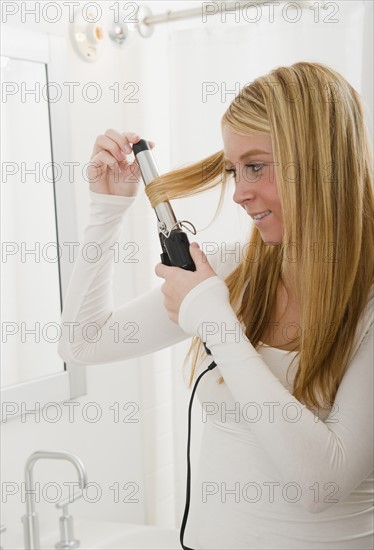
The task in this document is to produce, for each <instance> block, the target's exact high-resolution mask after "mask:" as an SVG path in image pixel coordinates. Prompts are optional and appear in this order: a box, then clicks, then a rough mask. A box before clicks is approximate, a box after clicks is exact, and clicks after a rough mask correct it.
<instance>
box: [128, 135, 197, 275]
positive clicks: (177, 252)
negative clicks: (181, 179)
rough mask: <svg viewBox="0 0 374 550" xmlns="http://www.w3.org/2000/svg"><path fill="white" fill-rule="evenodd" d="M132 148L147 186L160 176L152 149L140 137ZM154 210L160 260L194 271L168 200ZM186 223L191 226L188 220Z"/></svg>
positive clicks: (183, 236) (185, 239)
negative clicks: (159, 245) (159, 244)
mask: <svg viewBox="0 0 374 550" xmlns="http://www.w3.org/2000/svg"><path fill="white" fill-rule="evenodd" d="M132 148H133V152H134V155H135V158H136V160H137V162H138V164H139V168H140V172H141V175H142V178H143V181H144V184H145V185H146V186H147V185H148V184H149V183H150V182H151V181H153V180H154V179H156V178H158V177H159V176H160V173H159V171H158V168H157V165H156V162H155V160H154V158H153V154H152V151H151V149H150V147H149V145H148V143H147V142H146V141H145V140H144V139H141V140H140V141H138V143H134V144H133V147H132ZM154 210H155V212H156V216H157V220H158V232H159V238H160V243H161V248H162V254H161V262H162V263H163V264H165V265H172V266H175V267H181V268H183V269H187V270H188V271H196V267H195V264H194V261H193V260H192V258H191V254H190V250H189V248H190V243H189V241H188V237H187V235H186V233H185V232H184V231H183V230H182V222H180V221H178V220H177V219H176V217H175V214H174V212H173V209H172V207H171V205H170V203H169V201H164V202H161V203H159V204H158V205H157V206H156V207H155V208H154ZM187 223H188V224H189V225H191V226H192V227H193V225H192V224H191V223H190V222H187ZM193 228H194V227H193ZM194 229H195V228H194ZM195 233H196V230H195Z"/></svg>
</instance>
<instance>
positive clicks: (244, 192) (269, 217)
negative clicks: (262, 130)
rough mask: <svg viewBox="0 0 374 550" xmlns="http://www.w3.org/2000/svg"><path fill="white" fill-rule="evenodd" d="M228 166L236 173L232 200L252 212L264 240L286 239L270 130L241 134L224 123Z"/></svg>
mask: <svg viewBox="0 0 374 550" xmlns="http://www.w3.org/2000/svg"><path fill="white" fill-rule="evenodd" d="M222 137H223V143H224V154H225V168H226V170H227V171H229V172H232V175H233V176H234V177H235V192H234V195H233V200H234V202H236V203H237V204H240V206H242V207H243V208H244V210H245V211H246V212H247V214H249V215H250V216H251V218H252V220H253V223H254V224H255V225H256V227H257V228H258V230H259V231H260V234H261V237H262V239H263V241H264V242H265V243H268V244H278V243H281V242H282V239H283V219H282V211H281V204H280V200H279V196H278V190H277V184H276V180H275V169H274V160H273V151H272V145H271V138H270V135H269V134H253V135H246V136H243V135H240V134H236V133H235V132H233V131H232V130H230V129H229V128H228V127H227V126H224V127H223V130H222Z"/></svg>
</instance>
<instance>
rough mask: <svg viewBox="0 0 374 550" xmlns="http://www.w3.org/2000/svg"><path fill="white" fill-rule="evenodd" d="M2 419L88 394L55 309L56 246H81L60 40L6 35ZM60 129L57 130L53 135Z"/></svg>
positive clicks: (14, 31) (58, 292)
mask: <svg viewBox="0 0 374 550" xmlns="http://www.w3.org/2000/svg"><path fill="white" fill-rule="evenodd" d="M1 45H2V52H1V53H2V56H1V79H2V109H1V111H2V112H1V114H2V121H1V122H2V124H1V134H2V135H1V138H2V139H1V155H2V167H1V168H2V184H1V231H2V246H1V248H2V250H1V253H2V262H1V263H2V285H1V315H2V325H1V328H2V341H1V371H0V373H1V411H0V417H1V420H2V421H3V422H4V421H7V420H10V419H11V418H15V417H17V416H18V415H19V414H22V410H23V408H27V409H31V410H36V409H39V408H42V407H44V406H45V405H46V404H47V403H51V402H55V403H61V402H63V401H65V400H68V399H72V398H75V397H78V396H80V395H83V394H84V393H85V392H86V373H85V369H71V368H70V364H69V363H64V362H63V360H62V359H61V358H60V357H59V355H58V353H57V345H58V341H59V338H60V330H61V327H60V322H61V317H60V316H61V304H62V299H63V297H64V293H65V292H66V287H67V282H68V280H69V277H70V275H71V270H72V262H71V261H69V258H68V257H67V254H62V253H61V252H60V251H61V248H62V247H61V246H59V243H60V244H61V243H74V242H76V241H77V229H76V222H75V216H76V213H75V207H74V197H73V189H72V186H70V185H64V183H66V182H65V180H64V179H63V178H61V174H60V173H59V172H58V168H59V167H60V166H63V165H64V164H63V163H64V162H66V160H67V159H70V158H71V149H70V139H69V137H70V135H71V130H70V123H69V113H68V109H67V105H66V103H65V102H58V101H57V102H56V101H53V98H52V97H51V99H50V100H49V97H48V90H49V83H54V82H65V81H66V63H67V52H66V43H65V40H64V38H63V37H60V36H54V35H49V34H47V33H45V32H35V31H31V30H26V29H24V28H17V27H12V26H8V25H6V26H4V29H3V30H2V44H1ZM57 129H58V130H57Z"/></svg>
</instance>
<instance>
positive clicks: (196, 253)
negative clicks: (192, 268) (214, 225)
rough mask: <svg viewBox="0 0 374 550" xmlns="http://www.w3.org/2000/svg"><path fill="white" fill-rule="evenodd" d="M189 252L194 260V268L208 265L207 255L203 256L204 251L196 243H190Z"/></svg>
mask: <svg viewBox="0 0 374 550" xmlns="http://www.w3.org/2000/svg"><path fill="white" fill-rule="evenodd" d="M190 254H191V257H192V259H193V261H194V262H195V265H196V268H197V267H198V266H202V265H209V264H208V260H207V257H206V256H205V254H204V252H203V251H202V250H201V248H200V246H199V244H198V243H196V242H193V243H191V244H190Z"/></svg>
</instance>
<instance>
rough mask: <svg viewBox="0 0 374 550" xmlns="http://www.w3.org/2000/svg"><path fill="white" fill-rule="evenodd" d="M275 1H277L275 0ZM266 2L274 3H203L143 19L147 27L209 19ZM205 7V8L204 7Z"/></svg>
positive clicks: (257, 0) (261, 1) (260, 0)
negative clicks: (178, 21)
mask: <svg viewBox="0 0 374 550" xmlns="http://www.w3.org/2000/svg"><path fill="white" fill-rule="evenodd" d="M274 1H275V0H274ZM264 2H267V3H269V4H270V3H273V2H272V1H271V0H270V1H269V0H256V2H249V1H248V0H247V1H245V2H243V1H241V2H240V1H237V2H221V3H220V4H218V3H217V2H202V3H201V7H199V8H190V9H188V10H179V11H167V12H165V13H162V14H160V15H149V16H147V17H145V18H144V19H143V23H144V24H145V25H156V24H157V23H167V22H168V21H177V20H179V19H190V18H192V17H201V16H202V15H204V16H205V17H208V16H210V15H216V14H218V13H222V12H226V11H237V10H240V9H241V8H243V7H244V6H245V5H249V4H263V3H264ZM204 5H205V6H204Z"/></svg>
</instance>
